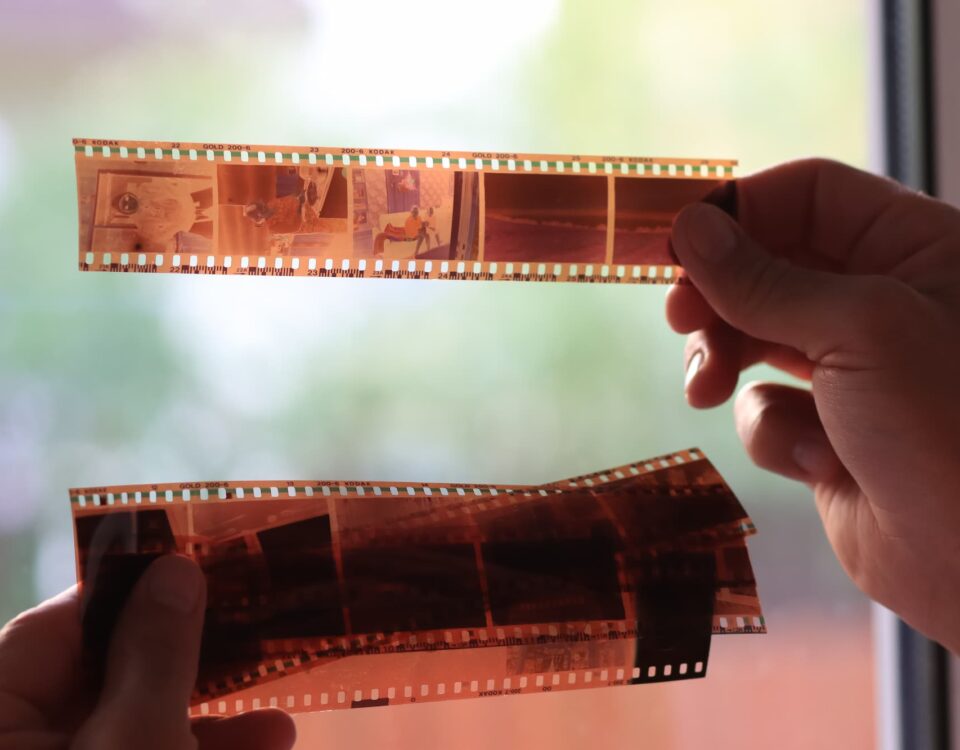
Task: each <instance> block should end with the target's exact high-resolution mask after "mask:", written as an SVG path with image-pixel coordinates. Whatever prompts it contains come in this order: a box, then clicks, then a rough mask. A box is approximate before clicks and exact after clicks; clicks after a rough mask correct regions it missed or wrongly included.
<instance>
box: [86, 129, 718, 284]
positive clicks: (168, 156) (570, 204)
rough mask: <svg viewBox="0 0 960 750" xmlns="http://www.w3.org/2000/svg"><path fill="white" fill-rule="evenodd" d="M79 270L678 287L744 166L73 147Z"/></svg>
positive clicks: (272, 149)
mask: <svg viewBox="0 0 960 750" xmlns="http://www.w3.org/2000/svg"><path fill="white" fill-rule="evenodd" d="M73 144H74V152H75V158H76V167H77V192H78V199H79V213H80V252H79V262H80V269H81V270H84V271H120V272H134V271H138V272H145V273H156V272H169V273H186V274H244V275H262V276H317V277H331V276H333V277H352V278H356V277H377V278H416V279H424V278H436V279H461V280H463V279H471V280H515V281H574V282H585V283H672V282H674V281H676V280H677V279H678V278H679V275H680V274H679V269H678V268H677V267H676V266H675V265H674V261H673V259H672V254H671V252H670V248H669V233H670V225H671V222H672V220H673V217H674V216H675V215H676V213H677V212H678V211H679V210H680V209H681V208H682V207H683V206H684V205H686V204H688V203H692V202H696V201H711V202H714V203H717V204H719V205H721V206H723V207H724V208H725V209H727V210H728V211H731V212H734V211H735V206H733V205H732V202H733V200H734V198H733V191H732V190H730V189H729V188H730V186H731V185H732V182H731V178H732V176H733V169H734V167H735V166H736V162H735V161H731V160H710V159H657V158H645V157H625V156H613V155H608V156H583V155H578V154H568V155H556V154H515V153H490V152H459V151H435V152H433V151H407V150H397V149H363V148H327V147H322V148H321V147H302V148H290V147H277V146H256V145H244V144H223V143H161V142H139V141H107V140H93V139H84V138H77V139H74V142H73Z"/></svg>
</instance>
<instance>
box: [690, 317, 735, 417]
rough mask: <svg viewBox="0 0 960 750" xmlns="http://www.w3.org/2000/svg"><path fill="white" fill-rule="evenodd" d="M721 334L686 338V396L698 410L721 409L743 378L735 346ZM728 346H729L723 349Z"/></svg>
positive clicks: (693, 335) (707, 331) (718, 332)
mask: <svg viewBox="0 0 960 750" xmlns="http://www.w3.org/2000/svg"><path fill="white" fill-rule="evenodd" d="M727 338H728V337H726V336H724V335H723V333H722V332H720V331H716V330H711V329H707V330H705V331H697V332H696V333H693V334H691V335H690V336H689V337H688V338H687V346H686V350H685V356H684V394H685V396H686V399H687V403H688V404H690V406H692V407H693V408H695V409H709V408H711V407H714V406H719V405H720V404H722V403H723V402H724V401H726V400H727V399H728V398H730V396H731V395H732V394H733V391H734V389H735V388H736V386H737V380H738V379H739V377H740V368H739V360H738V354H737V352H736V350H735V349H734V350H733V351H731V346H733V347H735V346H736V344H735V343H734V342H724V341H721V340H720V339H727ZM724 343H727V344H728V345H726V346H725V345H724Z"/></svg>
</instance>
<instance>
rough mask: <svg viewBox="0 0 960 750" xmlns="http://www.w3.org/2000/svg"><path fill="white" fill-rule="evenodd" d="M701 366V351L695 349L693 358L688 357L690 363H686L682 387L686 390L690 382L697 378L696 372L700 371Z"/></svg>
mask: <svg viewBox="0 0 960 750" xmlns="http://www.w3.org/2000/svg"><path fill="white" fill-rule="evenodd" d="M702 364H703V350H702V349H697V350H696V351H695V352H694V353H693V356H692V357H690V361H689V362H687V372H686V375H684V376H683V387H684V388H687V387H688V386H689V385H690V381H691V380H693V379H694V378H695V377H696V376H697V371H698V370H699V369H700V366H701V365H702Z"/></svg>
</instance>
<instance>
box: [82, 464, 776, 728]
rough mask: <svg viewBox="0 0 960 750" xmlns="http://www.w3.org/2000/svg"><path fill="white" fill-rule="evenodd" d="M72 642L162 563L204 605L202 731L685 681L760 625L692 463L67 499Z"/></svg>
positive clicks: (707, 487)
mask: <svg viewBox="0 0 960 750" xmlns="http://www.w3.org/2000/svg"><path fill="white" fill-rule="evenodd" d="M70 500H71V506H72V509H73V519H74V528H75V533H76V544H77V576H78V580H79V581H80V582H81V585H82V592H83V602H84V604H83V608H84V615H83V629H84V641H85V645H86V650H87V653H88V655H89V656H90V657H91V662H92V663H97V662H98V661H99V660H100V659H101V658H102V656H103V654H104V653H105V649H106V646H107V643H108V641H109V638H110V635H111V631H112V628H113V625H114V622H115V621H116V618H117V616H118V614H119V612H120V610H121V609H122V606H123V603H124V601H125V600H126V597H127V596H128V595H129V592H130V591H131V589H132V587H133V586H134V584H135V583H136V580H137V578H138V577H139V575H140V574H141V573H142V572H143V570H144V569H145V568H146V567H147V566H148V565H149V564H150V562H152V561H153V560H154V559H155V558H156V557H157V556H159V555H161V554H166V553H171V552H177V553H180V554H184V555H188V556H190V557H191V558H193V559H195V560H196V561H197V562H198V563H199V564H200V566H201V567H202V569H203V571H204V573H205V575H206V578H207V586H208V595H209V599H208V605H207V611H206V621H205V626H204V628H205V629H204V637H203V645H202V649H201V663H200V673H199V676H198V680H197V685H196V690H195V693H194V696H193V700H192V709H191V710H192V711H193V712H194V713H195V714H198V715H204V714H210V713H215V714H231V713H236V712H240V711H243V710H248V709H251V708H258V707H262V706H280V707H283V708H285V709H287V710H290V711H314V710H325V709H334V708H351V707H352V708H356V707H365V706H381V705H392V704H397V703H415V702H419V701H437V700H446V699H453V698H466V697H483V696H491V695H503V694H514V693H527V692H544V691H555V690H567V689H575V688H587V687H602V686H609V685H625V684H638V683H645V682H658V681H665V680H682V679H687V678H693V677H702V676H704V675H705V674H706V669H707V658H708V655H709V650H710V640H711V636H712V635H713V634H727V633H761V632H765V624H764V620H763V615H762V612H761V608H760V602H759V598H758V595H757V588H756V583H755V580H754V576H753V572H752V569H751V566H750V559H749V556H748V553H747V547H746V541H745V540H746V537H747V536H749V535H750V534H751V533H753V531H754V527H753V524H752V523H751V522H750V519H749V518H748V517H747V515H746V513H745V512H744V510H743V507H742V506H741V505H740V503H739V501H738V500H737V499H736V497H735V496H734V495H733V493H732V492H731V491H730V488H729V487H728V486H727V485H726V483H725V482H724V481H723V479H722V478H721V477H720V475H719V474H718V473H717V471H716V470H715V469H714V467H713V466H712V465H711V464H710V462H709V461H707V459H706V458H704V457H703V455H702V453H700V452H699V451H697V450H696V449H691V450H686V451H680V452H678V453H674V454H671V455H667V456H660V457H657V458H654V459H650V460H648V461H643V462H639V463H636V464H631V465H627V466H622V467H618V468H615V469H610V470H608V471H603V472H597V473H596V474H591V475H588V476H581V477H575V478H572V479H567V480H563V481H561V482H556V483H552V484H547V485H541V486H503V485H497V486H494V485H456V484H412V483H401V484H391V483H388V482H303V481H299V482H296V481H294V482H286V481H283V482H279V481H278V482H212V483H189V484H163V485H149V486H146V485H145V486H120V487H95V488H83V489H74V490H71V491H70Z"/></svg>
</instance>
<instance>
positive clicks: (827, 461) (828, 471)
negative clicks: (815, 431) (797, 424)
mask: <svg viewBox="0 0 960 750" xmlns="http://www.w3.org/2000/svg"><path fill="white" fill-rule="evenodd" d="M793 462H794V463H795V464H796V465H797V468H799V469H800V471H802V472H803V473H804V474H806V475H807V476H809V477H810V478H811V479H826V478H827V477H829V476H831V475H832V474H833V473H834V472H835V471H836V470H837V466H838V461H837V456H836V454H835V453H834V452H833V448H831V447H830V445H829V444H828V443H827V442H826V441H825V440H823V439H822V438H819V437H816V438H810V439H808V440H801V441H799V442H798V443H797V444H796V445H795V446H794V447H793Z"/></svg>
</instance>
